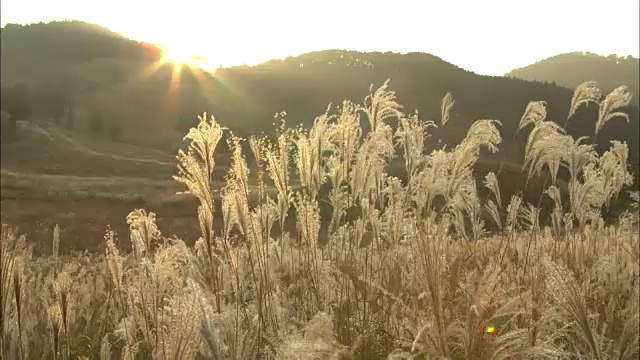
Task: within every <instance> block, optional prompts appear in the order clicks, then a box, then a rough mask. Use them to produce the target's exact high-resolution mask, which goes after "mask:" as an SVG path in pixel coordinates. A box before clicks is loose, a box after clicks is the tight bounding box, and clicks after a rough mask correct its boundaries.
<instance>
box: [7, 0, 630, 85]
mask: <svg viewBox="0 0 640 360" xmlns="http://www.w3.org/2000/svg"><path fill="white" fill-rule="evenodd" d="M639 14H640V2H638V1H635V0H609V1H606V2H604V1H593V0H563V1H554V0H539V1H507V0H488V1H467V0H465V1H461V0H451V1H430V0H429V1H415V0H398V1H394V2H393V4H392V7H390V4H389V3H386V2H383V1H378V0H374V1H361V0H356V1H353V0H350V1H342V0H327V1H321V2H305V1H298V0H274V1H262V0H246V1H229V0H216V1H202V0H200V1H197V0H182V1H160V2H158V1H146V0H144V1H143V0H131V1H127V0H112V1H101V0H92V1H83V0H60V1H49V0H3V1H2V25H3V26H4V25H5V24H7V23H20V24H26V23H33V22H39V21H45V22H46V21H51V20H65V19H73V20H84V21H88V22H93V23H97V24H101V25H104V26H106V27H108V28H110V29H111V30H114V31H117V32H120V33H122V34H124V35H126V36H127V37H130V38H132V39H134V40H139V41H148V42H157V43H159V44H161V45H164V46H167V47H168V48H169V49H173V50H175V51H178V52H180V53H184V54H187V55H199V56H202V57H204V58H205V59H206V60H207V61H208V63H209V65H210V66H211V67H213V68H216V67H218V65H220V64H222V65H224V66H232V65H241V64H244V63H246V64H249V65H255V64H257V63H260V62H264V61H267V60H270V59H273V58H284V57H286V56H296V55H300V54H302V53H305V52H309V51H315V50H322V49H348V50H357V51H365V52H366V51H382V52H385V51H393V52H401V53H405V52H413V51H424V52H428V53H430V54H433V55H436V56H438V57H440V58H442V59H444V60H446V61H448V62H451V63H453V64H456V65H458V66H460V67H462V68H463V69H466V70H470V71H473V72H475V73H477V74H481V75H504V74H506V73H507V72H509V71H510V70H512V69H515V68H519V67H522V66H525V65H528V64H530V63H533V62H536V61H539V60H542V59H544V58H547V57H550V56H552V55H556V54H560V53H567V52H573V51H589V52H593V53H597V54H601V55H610V54H617V55H621V56H627V55H632V56H634V57H638V55H639V47H640V37H639V31H638V26H639V19H640V15H639ZM586 23H590V24H593V25H586ZM383 24H384V25H383ZM362 29H368V30H367V31H366V32H362Z"/></svg>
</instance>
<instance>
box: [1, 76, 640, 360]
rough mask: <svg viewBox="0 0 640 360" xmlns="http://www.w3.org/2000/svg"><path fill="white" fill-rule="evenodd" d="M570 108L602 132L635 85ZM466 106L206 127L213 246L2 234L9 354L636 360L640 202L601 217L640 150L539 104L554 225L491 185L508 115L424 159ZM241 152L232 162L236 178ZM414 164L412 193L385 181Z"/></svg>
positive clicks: (191, 175)
mask: <svg viewBox="0 0 640 360" xmlns="http://www.w3.org/2000/svg"><path fill="white" fill-rule="evenodd" d="M570 100H571V101H570V103H569V106H568V111H567V113H565V114H561V115H562V117H561V118H562V119H567V120H566V121H567V122H568V123H569V124H571V123H574V122H575V121H583V120H582V119H579V117H578V116H577V115H576V116H574V114H578V113H579V112H580V111H581V109H583V108H584V107H585V106H589V107H593V108H595V109H598V111H597V112H596V113H595V117H596V119H595V120H594V122H595V124H596V125H595V126H594V127H593V128H590V129H589V132H590V133H592V134H593V135H594V136H595V135H599V134H601V133H602V132H604V131H606V129H607V128H608V127H610V126H613V125H614V124H615V122H616V118H618V117H620V116H624V114H622V113H620V110H621V108H623V107H624V105H625V104H626V103H628V101H630V99H629V94H628V93H627V92H625V91H624V87H620V88H617V90H615V91H613V92H611V93H610V94H609V95H607V96H604V97H602V96H600V91H599V89H597V87H595V86H594V84H593V83H585V84H581V85H580V86H579V87H577V89H576V90H575V92H574V95H573V96H572V97H571V98H570ZM457 104H458V99H457V98H455V97H451V96H445V97H444V98H443V100H442V102H441V103H440V104H439V105H438V109H440V110H439V111H437V116H435V118H436V120H437V121H436V122H434V121H425V120H424V118H423V117H422V116H421V115H419V114H417V113H414V112H411V111H403V110H402V106H401V105H400V103H399V102H398V98H397V97H396V95H395V93H394V92H392V91H391V90H390V89H389V86H388V84H387V83H385V85H383V86H381V87H379V88H377V89H374V88H373V87H372V88H371V91H370V93H369V94H368V95H367V96H366V98H365V99H364V101H363V102H357V103H356V102H351V101H344V102H341V103H340V107H339V108H333V109H329V110H327V111H326V112H324V113H323V112H320V116H318V117H316V118H315V119H314V120H313V126H312V127H311V128H310V129H290V128H284V127H277V128H276V129H275V131H274V132H275V135H276V136H274V137H271V138H264V137H258V136H252V137H250V138H248V139H246V140H243V139H241V138H239V137H238V136H236V135H233V134H230V133H229V132H228V130H225V129H224V128H222V127H221V126H220V124H219V123H218V122H217V121H216V120H215V119H214V118H213V117H205V116H203V117H201V118H200V120H199V123H198V124H197V125H196V126H194V127H192V128H191V129H190V130H189V132H188V134H187V138H186V139H187V141H188V148H187V149H184V150H180V151H179V152H178V156H177V164H178V171H177V173H176V175H175V176H174V180H175V181H176V183H178V184H180V185H181V187H182V188H183V189H184V190H186V191H187V194H188V195H189V196H190V197H192V198H193V199H194V200H196V201H197V202H198V209H197V212H196V211H194V213H193V217H194V218H197V220H198V224H199V230H200V234H199V238H198V240H197V241H196V242H195V245H194V246H193V247H190V246H188V245H187V244H186V243H185V241H183V240H181V239H178V238H175V237H166V236H164V235H163V234H162V233H161V232H160V231H159V229H158V226H157V215H156V214H155V213H153V212H148V211H146V210H144V209H134V210H133V211H131V212H130V213H129V215H128V216H127V217H126V223H127V225H128V226H129V229H128V230H129V231H128V234H127V233H121V234H116V233H114V232H113V231H112V229H109V228H107V229H106V232H105V236H104V243H103V246H102V251H101V253H99V254H93V253H92V254H89V253H71V254H69V253H64V252H63V251H61V249H62V246H64V245H63V244H64V241H65V239H64V238H63V237H61V235H60V234H61V229H60V228H59V227H57V226H56V227H54V229H53V236H52V237H53V239H52V246H51V250H50V252H49V254H47V256H41V257H33V256H32V247H31V244H30V243H29V242H28V241H27V240H26V238H25V236H20V235H19V234H17V233H16V232H15V231H13V230H12V229H10V228H8V227H3V231H2V234H1V240H2V241H1V242H0V246H1V248H0V271H1V274H0V275H1V276H0V290H1V293H0V294H1V297H0V300H1V301H2V303H1V305H2V306H0V311H1V313H0V316H1V319H2V320H3V321H0V355H2V358H6V359H9V358H18V359H31V358H34V359H35V358H53V359H74V358H92V359H94V358H95V359H102V360H108V359H136V358H142V359H237V360H240V359H292V360H293V359H300V358H307V359H374V360H375V359H432V358H440V359H442V358H446V359H477V360H484V359H597V360H603V359H607V360H613V359H636V358H638V357H639V356H640V300H639V299H640V273H639V268H638V266H637V262H638V259H639V257H640V235H639V233H638V213H637V208H638V193H637V192H634V193H633V196H632V198H633V199H634V202H633V204H632V205H631V206H629V207H628V208H627V210H628V211H626V212H624V213H623V214H621V215H620V216H618V217H616V219H614V221H612V222H610V221H605V220H606V219H605V218H604V217H603V214H606V210H605V209H607V208H608V207H609V205H610V204H611V203H612V202H613V201H614V200H615V199H616V198H617V197H618V195H619V194H621V193H622V192H626V191H628V190H629V186H630V185H631V184H632V183H633V175H632V174H631V173H630V172H629V147H628V146H627V143H626V142H624V141H614V142H612V143H611V144H608V146H606V147H604V148H598V147H597V145H596V144H594V143H593V142H592V141H590V140H589V139H585V138H580V139H578V138H574V137H572V136H571V135H569V134H566V133H565V132H564V130H563V129H562V128H561V127H559V126H558V125H557V124H556V123H555V122H553V121H551V120H549V113H550V112H549V110H550V108H551V106H552V105H551V104H550V103H549V104H547V103H546V102H543V101H535V100H534V101H531V102H529V103H528V104H527V105H526V106H525V107H523V111H524V113H523V114H521V115H520V116H518V119H519V121H516V123H515V124H514V127H516V128H517V129H518V130H520V131H521V133H522V136H523V137H524V138H525V139H526V142H527V143H526V144H527V145H526V151H525V153H524V160H523V161H521V162H522V163H524V164H525V176H526V177H527V178H532V177H534V176H542V177H546V178H547V179H548V180H549V181H548V182H547V184H546V185H545V187H544V189H543V192H541V193H540V194H539V196H540V197H539V199H542V198H545V199H547V200H550V202H551V204H552V211H551V212H550V213H546V214H545V213H544V212H543V211H542V208H541V207H540V203H539V201H538V202H531V201H527V200H525V199H523V198H522V197H520V196H518V195H506V194H505V193H503V192H502V191H501V190H500V189H501V186H500V180H498V179H497V176H496V174H494V173H493V172H489V173H487V174H486V175H485V176H484V177H483V179H481V180H477V179H476V176H475V175H474V171H475V168H476V166H477V165H478V161H479V157H480V154H481V150H483V151H488V152H491V153H495V152H501V151H504V149H503V147H502V145H503V143H504V141H503V140H505V139H508V138H510V137H512V136H513V135H512V132H510V131H509V130H507V129H506V126H504V124H503V123H501V122H500V121H497V120H495V119H492V118H480V119H477V120H474V121H473V122H472V123H471V125H470V126H469V127H468V129H465V130H464V131H463V133H462V135H461V138H462V139H461V140H460V141H459V142H458V143H457V144H455V146H452V147H449V148H446V149H444V148H440V149H437V150H434V151H431V150H429V149H427V148H426V146H425V138H426V136H427V135H429V134H431V133H432V132H434V131H437V130H441V131H444V129H449V128H451V127H454V128H455V127H456V126H457V124H456V123H455V121H456V118H455V116H453V115H454V114H453V113H452V110H453V109H454V108H455V106H456V105H457ZM618 122H619V121H618ZM580 126H581V127H584V125H582V124H580ZM224 140H227V141H226V142H227V146H228V149H227V153H228V154H231V160H232V163H231V166H230V168H229V169H228V172H227V176H226V179H225V182H224V184H219V183H218V182H216V181H215V180H214V179H212V176H211V174H212V173H213V172H214V170H215V169H216V166H217V165H216V163H215V161H214V153H215V152H216V149H218V148H219V143H221V142H223V141H224ZM245 144H248V146H244V145H245ZM221 145H222V146H224V144H221ZM247 148H249V149H250V150H248V151H247V150H246V149H247ZM596 150H598V151H596ZM507 151H509V150H507ZM250 159H251V160H250ZM394 159H396V160H398V159H399V160H400V161H399V162H398V163H399V165H400V167H401V169H402V171H403V172H404V174H405V176H404V177H403V178H400V177H397V176H394V175H392V174H391V173H390V172H389V171H388V170H387V169H388V168H389V165H390V163H391V162H392V161H393V160H394ZM249 161H252V162H253V163H254V164H256V166H254V167H251V168H250V167H249V166H248V162H249ZM562 172H564V173H566V174H567V176H566V181H567V183H566V184H564V185H562V184H561V181H559V180H558V177H557V175H558V174H559V173H562ZM251 173H252V174H255V176H256V177H257V179H258V181H257V184H258V185H257V186H256V187H252V186H250V185H249V176H250V174H251ZM294 184H299V186H294ZM268 189H275V191H274V192H271V193H270V192H269V191H268ZM481 189H484V192H481V191H480V190H481ZM483 193H484V194H485V195H483ZM292 218H293V219H294V220H295V221H294V224H295V226H294V227H293V228H287V227H286V226H285V224H286V223H287V222H288V221H290V220H291V219H292ZM122 221H125V219H122ZM491 229H493V231H490V230H491ZM125 249H130V251H126V250H125Z"/></svg>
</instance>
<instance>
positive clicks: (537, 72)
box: [507, 52, 640, 104]
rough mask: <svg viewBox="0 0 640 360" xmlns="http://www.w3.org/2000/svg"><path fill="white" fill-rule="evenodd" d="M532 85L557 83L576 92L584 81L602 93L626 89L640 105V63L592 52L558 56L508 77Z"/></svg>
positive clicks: (630, 57) (632, 58) (529, 66)
mask: <svg viewBox="0 0 640 360" xmlns="http://www.w3.org/2000/svg"><path fill="white" fill-rule="evenodd" d="M507 76H509V77H515V78H519V79H524V80H532V81H547V82H555V83H556V84H558V85H560V86H565V87H569V88H574V87H576V86H577V85H578V84H580V83H582V82H585V81H591V80H593V81H597V82H598V84H599V85H600V87H601V88H602V90H603V91H611V90H613V89H614V88H616V87H617V86H619V85H622V84H624V85H627V86H628V87H629V90H631V92H632V93H633V95H634V96H633V97H634V101H635V103H636V104H637V102H638V95H640V59H638V58H634V57H632V56H626V57H618V56H615V55H610V56H602V55H598V54H593V53H589V52H572V53H566V54H559V55H556V56H552V57H550V58H546V59H544V60H541V61H538V62H536V63H535V64H531V65H528V66H525V67H523V68H519V69H515V70H513V71H511V72H509V73H508V74H507Z"/></svg>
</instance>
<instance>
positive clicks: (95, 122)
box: [89, 109, 104, 139]
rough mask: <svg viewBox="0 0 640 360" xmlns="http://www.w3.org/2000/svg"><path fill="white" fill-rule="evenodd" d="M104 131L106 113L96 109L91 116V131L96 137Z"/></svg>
mask: <svg viewBox="0 0 640 360" xmlns="http://www.w3.org/2000/svg"><path fill="white" fill-rule="evenodd" d="M103 132H104V114H103V113H102V111H100V110H97V109H96V110H94V111H93V113H92V114H91V117H90V118H89V133H90V134H91V136H92V137H93V138H94V139H95V138H99V137H101V136H102V135H103Z"/></svg>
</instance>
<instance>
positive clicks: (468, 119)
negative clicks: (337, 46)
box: [2, 22, 639, 164]
mask: <svg viewBox="0 0 640 360" xmlns="http://www.w3.org/2000/svg"><path fill="white" fill-rule="evenodd" d="M2 43H3V65H2V66H3V69H2V71H3V86H5V87H10V86H13V85H16V84H18V83H25V84H27V85H28V87H29V90H30V92H31V93H32V94H31V95H32V98H33V103H34V104H35V106H34V107H35V108H34V111H33V114H32V115H30V116H29V118H31V119H33V121H39V120H40V119H43V118H47V117H54V118H64V119H67V120H59V121H58V122H59V123H60V124H61V125H64V124H68V127H69V128H74V129H77V130H78V129H79V130H80V131H85V132H89V133H95V134H97V135H96V136H102V137H105V138H113V139H116V140H118V141H125V142H129V143H134V144H137V145H144V146H155V147H158V148H162V149H165V150H170V151H172V152H173V151H175V150H176V149H177V148H178V147H179V146H180V139H181V137H182V134H183V133H184V131H185V130H187V129H188V128H189V127H191V126H193V125H194V123H193V120H192V119H194V118H195V115H197V114H200V113H202V111H203V110H206V111H207V112H208V113H210V114H212V115H214V116H216V117H217V118H219V119H221V121H222V124H223V125H224V126H227V127H229V128H231V129H233V130H234V131H235V132H236V133H238V134H240V135H243V136H248V135H252V134H256V133H260V132H271V131H272V123H273V122H274V118H273V116H274V114H276V113H279V112H281V111H283V110H286V112H287V119H288V121H287V123H288V124H289V125H290V126H296V125H297V124H299V123H302V124H303V125H304V126H305V127H307V128H308V127H310V126H311V125H312V123H311V122H310V120H309V119H313V116H314V114H317V113H319V112H322V111H324V109H325V108H326V106H327V104H329V103H334V104H340V103H341V101H342V100H344V99H348V100H352V101H356V100H357V99H361V98H362V97H363V96H364V95H366V92H364V91H363V89H366V88H367V87H368V86H369V85H370V84H372V83H382V82H384V81H385V80H386V79H388V78H392V79H393V85H394V87H395V88H396V89H398V92H399V93H400V94H401V98H400V100H401V101H402V103H403V104H404V105H405V108H406V109H407V110H415V109H417V110H419V111H420V114H421V116H422V117H423V118H425V119H433V118H435V117H436V116H437V113H436V109H438V108H439V104H440V101H441V99H442V97H443V96H444V95H445V93H446V92H449V91H451V92H452V93H453V95H454V96H455V98H456V106H455V108H454V109H453V110H452V114H451V118H452V121H451V125H450V127H449V128H447V129H442V130H436V131H435V132H434V133H433V134H432V137H431V138H430V139H429V141H428V143H427V147H428V148H431V149H433V148H435V147H436V146H440V145H442V144H446V145H448V146H449V147H451V146H454V145H455V144H457V143H458V142H459V141H460V140H462V137H463V136H464V133H465V132H466V131H467V130H468V129H469V127H470V126H471V123H472V121H473V119H477V118H493V119H499V120H501V121H502V122H503V126H504V128H505V131H506V132H508V133H514V132H515V130H516V127H517V121H518V119H519V118H520V111H521V109H522V108H524V107H526V105H527V103H528V101H529V100H530V99H537V100H543V101H547V102H548V103H549V104H554V105H551V106H550V107H549V118H550V119H553V120H554V121H558V122H560V123H561V124H563V123H564V116H566V115H565V114H566V113H567V111H568V105H566V104H569V103H570V100H571V91H570V90H569V89H566V88H563V87H559V86H555V85H552V84H549V83H543V82H529V81H523V80H517V79H510V78H503V77H488V76H479V75H476V74H474V73H471V72H468V71H465V70H462V69H460V68H458V67H456V66H454V65H452V64H450V63H447V62H445V61H443V60H442V59H440V58H438V57H435V56H432V55H429V54H424V53H409V54H405V55H401V54H395V53H361V52H353V51H344V50H327V51H319V52H312V53H308V54H303V55H300V56H297V57H289V58H286V59H284V60H273V61H269V62H266V63H264V64H261V65H258V66H255V67H232V68H224V69H219V70H218V71H217V72H216V74H215V76H213V75H211V74H208V73H206V72H203V71H199V70H191V69H188V68H186V67H185V68H182V69H181V75H180V83H179V85H175V82H174V85H175V86H172V85H171V84H172V76H174V74H173V68H172V67H173V66H172V65H171V64H164V65H160V64H159V63H158V61H159V60H160V58H161V54H160V53H159V50H158V49H157V48H156V47H153V46H150V45H145V44H141V43H137V42H134V41H131V40H128V39H126V38H124V37H122V36H119V35H117V34H114V33H111V32H109V31H108V30H106V29H103V28H100V27H97V26H94V25H90V24H85V23H82V22H53V23H48V24H33V25H28V26H20V25H7V26H6V27H5V28H3V29H2ZM45 44H46V45H45ZM81 49H82V50H81ZM152 70H154V71H152ZM175 79H176V77H175V76H174V81H175ZM607 86H608V85H607ZM4 93H5V92H3V94H4ZM60 104H62V105H60ZM52 109H53V110H52ZM624 110H625V111H626V112H627V113H628V114H629V117H630V120H631V121H630V124H631V128H629V127H627V126H626V124H624V123H623V122H619V121H615V122H613V124H612V125H611V126H610V127H608V128H606V129H604V130H603V132H602V133H601V134H599V135H598V138H597V141H598V143H599V144H600V145H602V146H606V145H607V144H608V143H609V141H610V140H613V139H623V140H626V141H627V142H628V143H629V146H630V149H631V154H632V155H631V159H630V161H631V162H632V163H637V162H638V161H637V158H638V156H637V153H638V151H637V149H638V142H639V141H638V137H637V136H635V134H637V133H638V131H637V130H638V123H639V122H638V108H637V107H629V108H625V109H624ZM593 111H594V109H593V108H586V109H584V110H581V111H579V113H578V114H576V117H577V120H576V121H575V122H574V124H577V125H574V124H571V125H570V126H569V128H568V131H569V132H570V133H571V134H572V135H574V136H584V135H589V133H588V131H587V130H586V129H587V128H593V126H594V125H595V123H594V122H593V121H594V120H593V119H594V116H593V115H594V112H593ZM68 119H72V120H73V121H69V120H68ZM19 120H21V119H19ZM503 146H505V147H506V148H509V149H510V151H506V152H505V153H504V154H503V155H505V156H507V155H508V156H509V157H510V158H509V159H507V160H508V161H511V162H514V163H517V164H520V159H522V155H523V154H524V138H522V137H517V138H513V137H509V138H507V139H505V141H504V144H503ZM499 156H502V155H499Z"/></svg>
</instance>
